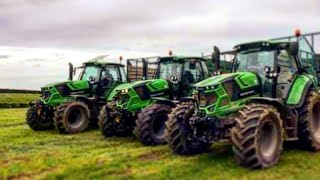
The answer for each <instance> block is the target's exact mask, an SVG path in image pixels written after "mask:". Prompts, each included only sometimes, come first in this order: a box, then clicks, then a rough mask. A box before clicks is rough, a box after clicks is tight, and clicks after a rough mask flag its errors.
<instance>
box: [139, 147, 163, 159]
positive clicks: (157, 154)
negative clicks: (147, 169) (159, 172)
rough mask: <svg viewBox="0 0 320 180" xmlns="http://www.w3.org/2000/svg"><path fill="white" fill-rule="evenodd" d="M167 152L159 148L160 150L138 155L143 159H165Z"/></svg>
mask: <svg viewBox="0 0 320 180" xmlns="http://www.w3.org/2000/svg"><path fill="white" fill-rule="evenodd" d="M164 156H165V153H164V152H162V151H160V150H158V151H151V152H148V153H146V154H142V155H140V156H139V157H138V159H140V160H143V161H152V160H160V159H163V157H164Z"/></svg>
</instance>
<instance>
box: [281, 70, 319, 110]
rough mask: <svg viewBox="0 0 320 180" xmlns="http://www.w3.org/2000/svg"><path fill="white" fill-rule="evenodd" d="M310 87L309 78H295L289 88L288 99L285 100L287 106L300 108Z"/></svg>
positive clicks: (302, 76)
mask: <svg viewBox="0 0 320 180" xmlns="http://www.w3.org/2000/svg"><path fill="white" fill-rule="evenodd" d="M312 85H313V82H312V80H311V79H310V78H309V77H307V76H305V75H301V76H299V77H297V78H296V79H295V80H294V81H293V83H292V85H291V87H290V90H289V93H288V97H287V99H286V103H287V105H289V106H296V107H301V106H302V104H303V103H304V100H305V97H306V94H307V93H308V90H309V89H310V87H311V86H312Z"/></svg>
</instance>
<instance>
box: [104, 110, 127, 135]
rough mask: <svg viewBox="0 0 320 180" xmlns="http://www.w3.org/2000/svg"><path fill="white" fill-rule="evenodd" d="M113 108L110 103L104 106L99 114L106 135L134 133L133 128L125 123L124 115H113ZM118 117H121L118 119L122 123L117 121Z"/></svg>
mask: <svg viewBox="0 0 320 180" xmlns="http://www.w3.org/2000/svg"><path fill="white" fill-rule="evenodd" d="M112 112H113V110H112V108H110V105H108V104H107V105H105V106H103V107H102V109H101V111H100V114H99V122H98V124H99V128H100V131H101V133H102V135H104V136H105V137H111V136H129V135H131V134H132V128H127V127H126V125H124V124H123V123H122V122H123V119H122V118H123V117H122V116H117V117H115V116H113V115H112V114H114V113H112ZM116 118H120V119H119V120H118V121H119V122H120V123H116V122H115V121H116Z"/></svg>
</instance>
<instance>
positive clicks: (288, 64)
mask: <svg viewBox="0 0 320 180" xmlns="http://www.w3.org/2000/svg"><path fill="white" fill-rule="evenodd" d="M291 39H293V38H291ZM287 40H288V41H286V39H281V40H280V39H277V40H270V41H259V42H254V43H248V44H241V45H238V46H235V52H236V53H235V59H234V61H233V64H232V72H253V73H255V74H256V75H257V77H258V81H259V82H260V83H261V89H260V93H261V95H262V96H265V97H272V98H282V99H285V98H286V97H287V95H288V91H289V89H290V87H291V84H292V82H293V81H294V80H295V79H296V78H297V77H298V76H299V75H301V74H309V75H313V76H314V77H317V74H318V73H319V72H320V71H319V64H318V62H317V61H316V54H315V53H314V51H313V48H312V46H311V45H310V44H309V42H308V40H307V39H306V37H305V36H303V37H297V40H296V41H294V42H290V41H289V39H287ZM313 83H314V84H317V83H318V79H313Z"/></svg>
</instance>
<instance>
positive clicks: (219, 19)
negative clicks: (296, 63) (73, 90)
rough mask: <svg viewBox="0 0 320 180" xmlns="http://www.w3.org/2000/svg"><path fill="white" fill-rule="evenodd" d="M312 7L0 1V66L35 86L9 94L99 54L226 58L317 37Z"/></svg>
mask: <svg viewBox="0 0 320 180" xmlns="http://www.w3.org/2000/svg"><path fill="white" fill-rule="evenodd" d="M319 7H320V1H318V0H305V1H297V0H283V1H278V0H269V1H255V0H243V1H236V0H232V1H217V0H200V1H193V0H185V1H178V0H170V1H169V0H161V1H160V0H153V1H145V0H135V1H130V0H90V1H87V0H77V1H65V0H28V1H25V0H1V1H0V46H1V48H0V64H1V65H2V66H3V65H4V64H5V65H6V68H7V69H11V70H12V71H22V72H24V73H27V74H28V73H30V77H31V75H34V76H35V74H39V75H37V77H39V76H41V78H40V79H42V80H38V82H39V83H36V81H37V80H34V81H32V82H30V83H28V82H27V80H26V81H21V83H19V85H15V84H14V83H10V86H13V87H18V86H19V87H20V86H24V87H34V86H35V84H36V87H37V88H38V87H39V86H41V84H40V83H45V82H48V81H54V80H55V79H58V80H60V79H65V78H66V75H67V72H66V70H67V66H66V64H67V62H69V61H73V62H75V63H81V61H84V60H87V59H89V58H92V57H94V56H96V55H100V54H111V55H113V56H114V57H118V56H119V55H123V56H124V57H131V56H134V57H137V56H146V55H163V54H166V53H167V51H168V50H169V49H173V52H174V53H175V54H185V55H200V54H201V53H202V52H203V53H205V54H209V53H210V52H211V50H212V46H213V45H218V46H220V47H221V49H222V50H229V49H231V48H232V47H233V46H234V45H235V44H238V43H241V42H247V41H253V40H258V39H267V38H270V37H278V36H284V35H289V34H292V31H293V29H295V28H301V29H302V32H312V31H317V30H319V29H317V28H318V21H319V20H320V11H319V10H318V9H319ZM7 56H8V57H7ZM29 64H31V65H30V66H29ZM20 66H21V68H20ZM18 67H19V68H18ZM22 69H24V71H23V70H22ZM41 69H46V71H43V72H42V71H41ZM0 72H1V74H9V73H10V76H9V75H8V76H7V75H4V76H2V82H1V84H3V82H5V86H8V83H9V81H11V80H13V78H17V79H19V77H21V76H22V75H21V74H17V73H16V75H15V73H11V72H8V70H5V69H4V68H1V69H0ZM51 72H54V73H55V74H56V75H55V76H54V75H53V74H50V73H51ZM4 78H7V79H10V80H6V81H5V80H4ZM20 79H22V78H20ZM34 79H36V77H35V78H34ZM31 84H32V85H31ZM1 86H3V85H1Z"/></svg>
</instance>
